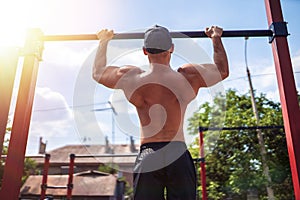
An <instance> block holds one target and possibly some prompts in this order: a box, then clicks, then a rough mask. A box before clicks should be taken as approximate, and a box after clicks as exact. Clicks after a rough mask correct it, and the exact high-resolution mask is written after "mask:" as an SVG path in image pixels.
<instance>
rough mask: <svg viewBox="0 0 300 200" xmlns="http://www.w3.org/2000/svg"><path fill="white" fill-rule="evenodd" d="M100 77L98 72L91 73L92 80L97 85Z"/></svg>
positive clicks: (100, 74)
mask: <svg viewBox="0 0 300 200" xmlns="http://www.w3.org/2000/svg"><path fill="white" fill-rule="evenodd" d="M101 76H102V73H100V72H98V71H93V73H92V78H93V79H94V80H95V81H96V82H98V83H101Z"/></svg>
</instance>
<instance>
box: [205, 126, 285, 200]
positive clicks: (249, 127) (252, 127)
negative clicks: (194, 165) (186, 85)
mask: <svg viewBox="0 0 300 200" xmlns="http://www.w3.org/2000/svg"><path fill="white" fill-rule="evenodd" d="M282 128H284V127H283V126H240V127H202V126H200V127H199V155H200V159H199V162H200V171H199V173H200V175H201V176H200V178H201V188H202V200H207V190H206V167H205V153H204V142H203V139H204V136H203V132H204V131H230V130H239V131H240V130H258V129H259V130H267V129H268V130H269V129H282Z"/></svg>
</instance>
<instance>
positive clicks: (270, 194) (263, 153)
mask: <svg viewBox="0 0 300 200" xmlns="http://www.w3.org/2000/svg"><path fill="white" fill-rule="evenodd" d="M247 40H248V37H245V63H246V71H247V77H248V81H249V87H250V95H251V103H252V110H253V114H254V117H255V120H256V125H257V126H259V125H260V121H259V114H258V111H257V106H256V101H255V96H254V90H253V85H252V80H251V74H250V70H249V67H248V61H247ZM256 132H257V138H258V144H259V147H260V155H261V161H262V167H263V174H264V176H265V177H266V179H267V181H268V185H267V187H266V188H267V193H268V199H269V200H275V197H274V191H273V189H272V188H271V186H270V185H271V183H272V179H271V176H270V170H269V166H268V164H267V158H266V155H267V151H266V147H265V142H264V138H263V134H262V131H261V129H256Z"/></svg>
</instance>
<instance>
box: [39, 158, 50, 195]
mask: <svg viewBox="0 0 300 200" xmlns="http://www.w3.org/2000/svg"><path fill="white" fill-rule="evenodd" d="M49 161H50V154H46V155H45V162H44V171H43V180H42V185H41V199H45V197H46V190H47V180H48V169H49Z"/></svg>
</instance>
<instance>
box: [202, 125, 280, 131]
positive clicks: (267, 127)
mask: <svg viewBox="0 0 300 200" xmlns="http://www.w3.org/2000/svg"><path fill="white" fill-rule="evenodd" d="M282 128H284V127H283V126H239V127H202V126H200V127H199V131H234V130H235V131H240V130H256V129H260V130H266V129H282Z"/></svg>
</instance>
